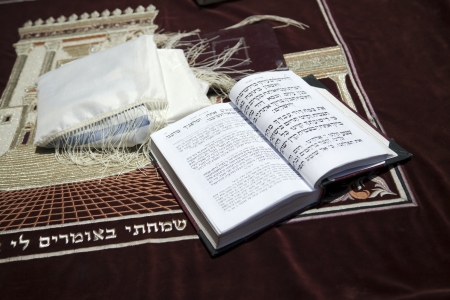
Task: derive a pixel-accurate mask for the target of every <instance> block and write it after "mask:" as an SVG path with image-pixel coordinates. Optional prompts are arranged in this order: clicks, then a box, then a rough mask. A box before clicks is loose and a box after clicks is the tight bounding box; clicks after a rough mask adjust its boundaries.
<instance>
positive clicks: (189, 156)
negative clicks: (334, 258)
mask: <svg viewBox="0 0 450 300" xmlns="http://www.w3.org/2000/svg"><path fill="white" fill-rule="evenodd" d="M152 140H153V143H155V144H156V145H157V147H158V148H159V150H160V151H161V153H162V154H163V155H164V157H165V158H166V160H167V161H168V163H169V164H170V165H171V167H172V168H173V170H174V172H175V173H176V174H177V176H178V178H179V179H180V181H181V182H182V183H183V185H184V186H185V187H186V189H187V190H188V192H189V193H190V194H191V196H192V198H193V199H194V201H195V202H196V203H197V206H198V207H199V208H200V210H202V212H203V214H204V215H205V216H206V218H207V219H208V220H209V222H210V224H211V226H212V227H213V228H214V230H215V231H216V232H217V233H218V234H220V233H223V232H226V231H228V230H230V229H232V228H234V227H236V226H238V225H239V224H240V223H242V222H244V221H246V220H248V219H250V218H254V217H256V216H258V215H259V214H261V213H262V212H264V211H267V210H268V209H269V208H270V207H273V206H274V205H276V204H277V203H279V202H280V201H282V200H283V199H286V198H288V197H291V196H292V195H295V194H302V193H306V192H311V191H312V188H311V187H309V185H308V184H307V183H306V182H305V181H304V180H303V178H302V177H301V176H300V175H299V174H298V173H297V172H295V170H293V168H292V167H291V166H290V165H289V163H287V162H286V160H285V159H284V158H283V157H282V156H280V155H279V154H278V153H277V152H276V151H275V150H274V149H273V147H272V146H271V145H270V143H268V142H267V141H266V140H265V139H264V137H263V136H262V135H261V134H260V133H259V132H258V131H257V130H256V128H255V127H254V126H253V125H252V124H251V123H250V122H249V121H248V120H247V119H246V118H245V117H244V116H243V115H242V113H241V112H240V111H239V109H237V108H236V107H235V105H234V104H232V103H225V104H217V105H213V106H211V107H207V108H204V109H202V110H200V111H198V112H196V113H194V114H191V115H189V116H188V117H185V118H183V119H181V120H180V121H178V122H176V123H174V124H171V125H169V126H167V127H166V128H164V129H161V130H160V131H158V132H156V133H154V134H152ZM300 208H301V207H299V209H300Z"/></svg>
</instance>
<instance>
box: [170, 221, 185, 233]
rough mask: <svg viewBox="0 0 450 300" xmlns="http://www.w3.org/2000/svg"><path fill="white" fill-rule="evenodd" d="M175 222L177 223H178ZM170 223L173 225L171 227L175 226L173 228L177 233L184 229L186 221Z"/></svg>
mask: <svg viewBox="0 0 450 300" xmlns="http://www.w3.org/2000/svg"><path fill="white" fill-rule="evenodd" d="M176 221H178V223H177V222H176ZM172 223H173V225H175V228H176V229H177V230H178V231H181V230H183V229H184V228H186V220H172Z"/></svg>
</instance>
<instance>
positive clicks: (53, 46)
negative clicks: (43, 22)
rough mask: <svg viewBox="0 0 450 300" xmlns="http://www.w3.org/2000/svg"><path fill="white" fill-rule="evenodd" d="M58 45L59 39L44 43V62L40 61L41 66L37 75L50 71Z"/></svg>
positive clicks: (59, 43)
mask: <svg viewBox="0 0 450 300" xmlns="http://www.w3.org/2000/svg"><path fill="white" fill-rule="evenodd" d="M60 46H61V41H50V42H46V43H45V48H46V49H47V53H46V54H45V57H44V62H43V63H42V68H41V72H40V73H39V76H40V75H42V74H44V73H47V72H48V71H50V69H51V68H52V64H53V60H54V59H55V55H56V51H58V49H59V47H60Z"/></svg>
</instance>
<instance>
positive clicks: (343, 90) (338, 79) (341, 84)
mask: <svg viewBox="0 0 450 300" xmlns="http://www.w3.org/2000/svg"><path fill="white" fill-rule="evenodd" d="M346 75H347V73H339V74H336V75H330V76H328V77H329V78H330V79H332V80H333V81H334V82H335V83H336V85H337V87H338V90H339V94H340V95H341V98H342V100H343V101H344V102H345V103H346V104H347V105H348V106H350V107H351V108H353V109H354V110H355V111H357V109H356V105H355V103H354V102H353V99H352V96H351V95H350V93H349V91H348V89H347V84H346V83H345V76H346Z"/></svg>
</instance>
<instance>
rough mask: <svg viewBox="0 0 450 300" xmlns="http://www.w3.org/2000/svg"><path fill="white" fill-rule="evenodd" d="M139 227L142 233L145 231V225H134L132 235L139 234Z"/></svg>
mask: <svg viewBox="0 0 450 300" xmlns="http://www.w3.org/2000/svg"><path fill="white" fill-rule="evenodd" d="M139 229H142V233H145V227H144V225H134V230H135V231H134V233H133V235H138V234H139Z"/></svg>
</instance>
